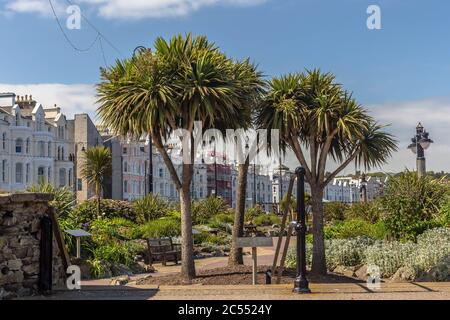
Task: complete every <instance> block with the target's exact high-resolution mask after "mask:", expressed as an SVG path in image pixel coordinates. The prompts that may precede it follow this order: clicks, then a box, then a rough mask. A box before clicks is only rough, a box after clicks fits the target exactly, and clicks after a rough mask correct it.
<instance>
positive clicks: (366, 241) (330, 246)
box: [325, 237, 375, 269]
mask: <svg viewBox="0 0 450 320" xmlns="http://www.w3.org/2000/svg"><path fill="white" fill-rule="evenodd" d="M374 242H375V241H374V240H373V239H371V238H368V237H357V238H353V239H333V240H328V241H326V242H325V255H326V258H327V267H328V269H333V268H335V267H336V266H339V265H340V266H348V267H350V266H358V265H361V264H363V263H364V260H365V251H366V249H367V247H368V246H371V245H373V244H374Z"/></svg>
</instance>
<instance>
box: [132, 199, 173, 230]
mask: <svg viewBox="0 0 450 320" xmlns="http://www.w3.org/2000/svg"><path fill="white" fill-rule="evenodd" d="M132 207H133V210H134V212H135V214H136V220H137V222H139V223H145V222H147V221H149V220H155V219H158V218H161V217H164V216H166V215H168V214H169V212H170V210H171V206H170V203H169V202H168V201H167V200H165V199H164V198H162V197H160V196H159V195H153V194H148V195H146V196H145V197H142V198H140V199H137V200H134V201H133V202H132Z"/></svg>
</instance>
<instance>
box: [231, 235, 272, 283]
mask: <svg viewBox="0 0 450 320" xmlns="http://www.w3.org/2000/svg"><path fill="white" fill-rule="evenodd" d="M272 246H273V241H272V238H267V237H241V238H237V241H236V247H237V248H252V262H253V263H252V271H253V281H252V282H253V285H255V284H257V282H258V281H257V278H256V276H257V274H258V270H257V268H258V258H257V248H258V247H272Z"/></svg>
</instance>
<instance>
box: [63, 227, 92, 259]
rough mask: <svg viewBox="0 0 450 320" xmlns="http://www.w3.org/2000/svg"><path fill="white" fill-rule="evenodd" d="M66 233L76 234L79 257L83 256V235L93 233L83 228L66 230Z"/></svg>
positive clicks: (86, 235) (88, 235)
mask: <svg viewBox="0 0 450 320" xmlns="http://www.w3.org/2000/svg"><path fill="white" fill-rule="evenodd" d="M64 232H65V233H68V234H70V235H71V236H74V237H75V238H76V239H77V258H80V256H81V254H80V253H81V237H90V236H91V234H90V233H89V232H87V231H85V230H83V229H75V230H64Z"/></svg>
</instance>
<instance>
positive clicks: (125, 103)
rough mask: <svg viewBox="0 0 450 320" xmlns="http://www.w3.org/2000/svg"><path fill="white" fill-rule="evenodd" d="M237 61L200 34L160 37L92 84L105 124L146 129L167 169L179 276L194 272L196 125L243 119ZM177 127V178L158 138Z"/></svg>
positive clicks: (126, 131)
mask: <svg viewBox="0 0 450 320" xmlns="http://www.w3.org/2000/svg"><path fill="white" fill-rule="evenodd" d="M239 68H240V63H236V62H234V61H232V60H230V59H229V58H227V57H226V56H225V55H224V54H223V53H221V52H220V51H219V49H218V48H216V47H215V45H214V43H211V42H209V41H208V40H207V38H206V37H204V36H198V37H193V36H192V35H190V34H188V35H187V36H186V37H183V36H181V35H178V36H175V37H172V38H171V39H170V41H166V40H164V39H163V38H161V37H159V38H157V39H156V41H155V44H154V52H153V51H152V50H149V49H147V50H142V51H141V52H140V53H139V54H138V55H136V56H134V57H133V58H132V59H124V60H122V61H120V60H119V61H117V62H116V64H115V65H113V66H112V67H110V68H108V69H103V70H102V71H101V78H102V82H101V83H100V84H99V85H98V95H99V103H100V107H99V108H98V113H99V115H100V117H101V118H102V120H103V123H104V124H105V125H107V126H109V127H110V128H112V129H113V130H114V131H116V132H117V133H118V134H121V135H133V136H142V135H144V134H149V135H150V137H151V138H152V140H153V142H154V145H155V147H156V148H157V150H158V151H159V153H160V154H161V156H162V158H163V160H164V163H165V165H166V166H167V168H168V170H169V173H170V176H171V179H172V181H173V183H174V185H175V188H176V190H177V191H178V193H179V196H180V207H181V233H182V268H181V273H182V276H183V277H184V278H186V279H192V278H194V277H195V265H194V257H193V238H192V215H191V199H190V192H189V189H190V186H191V180H192V175H193V165H192V163H193V162H194V159H195V158H194V152H193V150H194V143H195V141H194V137H193V131H194V122H195V121H202V125H203V129H209V128H236V127H242V126H245V125H246V124H247V123H248V119H249V116H247V114H248V111H247V108H245V106H244V105H243V103H242V102H241V100H240V98H241V97H242V92H243V91H244V89H245V87H244V88H242V87H241V85H242V81H241V80H240V78H239V77H238V74H239ZM178 129H183V131H184V133H185V136H187V138H188V139H186V140H187V141H186V143H184V144H183V148H182V154H183V164H182V172H181V176H179V175H178V173H177V170H176V168H175V166H174V164H173V163H172V161H171V158H170V157H169V154H168V152H167V150H166V148H165V146H164V141H165V140H166V139H167V138H168V137H169V136H170V134H172V133H174V132H175V131H176V130H178Z"/></svg>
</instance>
